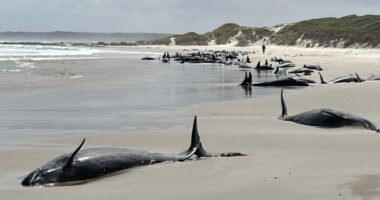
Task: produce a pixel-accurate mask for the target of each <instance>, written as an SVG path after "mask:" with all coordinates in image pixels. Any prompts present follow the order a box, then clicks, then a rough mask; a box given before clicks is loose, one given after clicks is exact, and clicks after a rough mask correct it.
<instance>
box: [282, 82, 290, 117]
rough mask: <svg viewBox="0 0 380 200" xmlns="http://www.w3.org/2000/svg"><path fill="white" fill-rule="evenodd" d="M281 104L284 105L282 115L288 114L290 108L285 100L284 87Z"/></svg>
mask: <svg viewBox="0 0 380 200" xmlns="http://www.w3.org/2000/svg"><path fill="white" fill-rule="evenodd" d="M281 106H282V114H281V117H286V116H288V109H287V108H286V105H285V100H284V89H282V90H281Z"/></svg>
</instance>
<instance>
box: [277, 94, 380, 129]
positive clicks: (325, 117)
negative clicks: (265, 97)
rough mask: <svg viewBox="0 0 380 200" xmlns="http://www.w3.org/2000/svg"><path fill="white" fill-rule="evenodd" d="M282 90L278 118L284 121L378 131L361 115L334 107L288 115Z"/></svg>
mask: <svg viewBox="0 0 380 200" xmlns="http://www.w3.org/2000/svg"><path fill="white" fill-rule="evenodd" d="M283 92H284V90H282V91H281V106H282V114H281V117H280V119H281V120H284V121H292V122H295V123H298V124H304V125H309V126H319V127H329V128H339V127H344V126H361V127H364V128H366V129H369V130H373V131H376V132H380V129H379V128H378V127H376V126H375V125H374V124H373V123H372V122H370V121H369V120H367V119H364V118H362V117H359V116H356V115H353V114H350V113H347V112H343V111H339V110H335V109H329V108H324V109H315V110H310V111H306V112H302V113H300V114H297V115H293V116H288V112H287V108H286V105H285V100H284V97H283Z"/></svg>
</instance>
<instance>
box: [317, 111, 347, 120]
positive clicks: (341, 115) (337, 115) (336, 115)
mask: <svg viewBox="0 0 380 200" xmlns="http://www.w3.org/2000/svg"><path fill="white" fill-rule="evenodd" d="M321 112H324V113H327V114H329V115H334V116H335V117H340V118H343V119H349V118H348V117H347V116H345V115H343V114H341V113H335V112H330V111H328V110H326V109H322V110H321Z"/></svg>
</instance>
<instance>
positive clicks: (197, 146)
mask: <svg viewBox="0 0 380 200" xmlns="http://www.w3.org/2000/svg"><path fill="white" fill-rule="evenodd" d="M193 155H196V156H198V157H210V156H211V155H210V154H209V153H207V151H206V150H205V149H203V147H202V143H201V139H200V137H199V134H198V124H197V116H195V117H194V123H193V131H192V134H191V144H190V147H189V149H188V150H186V151H184V152H182V153H180V154H179V156H181V157H183V158H182V159H181V160H186V159H188V158H190V157H191V156H193Z"/></svg>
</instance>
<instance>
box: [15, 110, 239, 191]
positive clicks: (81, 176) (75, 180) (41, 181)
mask: <svg viewBox="0 0 380 200" xmlns="http://www.w3.org/2000/svg"><path fill="white" fill-rule="evenodd" d="M84 142H85V139H83V141H82V143H81V144H80V145H79V147H78V148H77V149H76V150H75V151H74V152H73V153H70V154H64V155H61V156H59V157H57V158H55V159H54V160H52V161H50V162H48V163H47V164H45V165H43V166H41V167H39V168H38V169H36V170H35V171H33V172H31V173H30V174H29V175H27V176H26V177H25V178H24V180H23V181H22V183H21V184H22V185H23V186H60V185H72V184H80V183H85V182H88V181H90V180H93V179H97V178H101V177H103V176H106V175H110V174H113V173H115V172H120V171H122V170H125V169H129V168H132V167H137V166H144V165H150V164H155V163H160V162H168V161H185V160H187V159H189V158H190V157H192V156H193V155H196V156H198V157H210V156H213V155H212V154H209V153H207V151H206V150H204V149H203V147H202V143H201V141H200V138H199V134H198V128H197V117H196V116H195V118H194V124H193V131H192V136H191V145H190V147H189V149H187V150H186V151H184V152H182V153H179V154H160V153H151V152H148V151H142V150H133V149H127V148H113V147H94V148H87V149H81V148H82V146H83V144H84ZM242 155H244V154H240V153H227V154H221V156H227V157H229V156H242Z"/></svg>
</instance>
